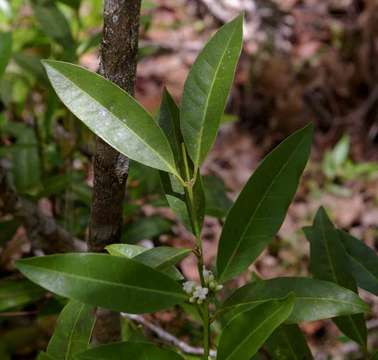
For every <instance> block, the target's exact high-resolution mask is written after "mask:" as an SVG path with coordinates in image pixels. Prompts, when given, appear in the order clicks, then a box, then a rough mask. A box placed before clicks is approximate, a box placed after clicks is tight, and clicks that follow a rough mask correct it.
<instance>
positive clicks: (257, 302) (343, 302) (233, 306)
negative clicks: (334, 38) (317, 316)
mask: <svg viewBox="0 0 378 360" xmlns="http://www.w3.org/2000/svg"><path fill="white" fill-rule="evenodd" d="M349 291H350V290H349ZM295 298H296V300H301V301H305V302H306V301H313V300H319V301H324V302H332V303H341V304H347V305H352V307H355V308H358V309H361V310H362V309H363V306H362V305H358V304H355V303H353V302H348V301H343V300H339V299H329V298H321V297H312V296H308V297H307V296H306V297H303V296H297V295H296V296H295ZM278 299H279V298H267V299H264V300H256V301H248V302H243V303H238V304H235V305H229V306H225V307H224V309H232V308H238V307H239V306H243V305H249V304H250V305H253V304H260V303H264V302H267V301H271V300H278ZM364 311H365V310H364Z"/></svg>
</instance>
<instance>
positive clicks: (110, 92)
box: [44, 60, 177, 174]
mask: <svg viewBox="0 0 378 360" xmlns="http://www.w3.org/2000/svg"><path fill="white" fill-rule="evenodd" d="M44 65H45V68H46V71H47V74H48V77H49V79H50V81H51V83H52V85H53V87H54V89H55V91H56V92H57V94H58V96H59V97H60V99H61V100H62V101H63V103H64V104H65V105H66V106H67V107H68V108H69V109H70V110H71V111H72V112H73V113H74V114H75V115H76V116H77V117H78V118H79V119H80V120H81V121H82V122H83V123H84V124H85V125H87V126H88V127H89V128H90V129H91V130H92V131H93V132H94V133H95V134H96V135H97V136H99V137H101V138H102V139H103V140H104V141H106V142H107V143H108V144H110V145H111V146H112V147H113V148H115V149H116V150H118V151H119V152H121V153H122V154H124V155H126V156H128V157H130V158H131V159H133V160H136V161H139V162H141V163H142V164H145V165H147V166H151V167H153V168H156V169H160V170H164V171H168V172H171V173H173V174H177V170H176V168H175V163H174V158H173V154H172V150H171V148H170V146H169V143H168V140H167V138H166V137H165V135H164V133H163V131H162V130H161V129H160V127H159V126H158V125H157V124H156V122H155V121H154V120H153V118H152V117H151V115H150V114H148V113H147V112H146V110H144V108H143V107H142V106H141V105H139V104H138V103H137V102H136V101H135V100H134V99H133V98H132V97H131V96H130V95H128V94H127V93H126V92H125V91H123V90H122V89H121V88H119V87H118V86H117V85H115V84H113V83H112V82H110V81H108V80H106V79H104V78H103V77H101V76H100V75H98V74H95V73H92V72H90V71H88V70H86V69H84V68H82V67H80V66H77V65H73V64H69V63H64V62H60V61H52V60H49V61H44Z"/></svg>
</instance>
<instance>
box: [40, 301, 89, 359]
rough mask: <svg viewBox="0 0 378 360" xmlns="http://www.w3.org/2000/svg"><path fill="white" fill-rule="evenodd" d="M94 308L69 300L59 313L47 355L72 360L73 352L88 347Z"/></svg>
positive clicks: (75, 352)
mask: <svg viewBox="0 0 378 360" xmlns="http://www.w3.org/2000/svg"><path fill="white" fill-rule="evenodd" d="M94 321H95V317H94V309H93V307H91V306H90V305H86V304H82V303H80V302H78V301H75V300H71V301H70V302H68V304H67V305H66V306H65V307H64V308H63V310H62V312H61V313H60V315H59V318H58V321H57V324H56V327H55V331H54V334H53V336H52V338H51V339H50V341H49V344H48V346H47V355H49V356H51V357H52V358H54V359H55V360H73V359H74V356H75V354H77V353H79V352H82V351H84V350H85V349H87V348H88V345H89V342H90V338H91V334H92V329H93V325H94Z"/></svg>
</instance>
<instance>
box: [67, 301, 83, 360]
mask: <svg viewBox="0 0 378 360" xmlns="http://www.w3.org/2000/svg"><path fill="white" fill-rule="evenodd" d="M84 308H85V305H84V304H81V308H80V310H79V311H78V312H77V314H76V318H75V321H74V324H73V326H72V327H71V329H70V333H69V336H68V344H67V351H66V354H65V355H64V359H65V360H69V358H70V355H71V348H72V338H73V334H74V332H75V329H76V325H77V323H78V322H79V319H80V316H81V313H82V312H83V310H84Z"/></svg>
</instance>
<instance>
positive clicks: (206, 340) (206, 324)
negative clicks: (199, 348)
mask: <svg viewBox="0 0 378 360" xmlns="http://www.w3.org/2000/svg"><path fill="white" fill-rule="evenodd" d="M203 305H204V311H203V312H204V316H203V350H204V352H203V359H204V360H208V359H209V354H210V321H209V304H208V303H207V301H206V302H205V303H204V304H203Z"/></svg>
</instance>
